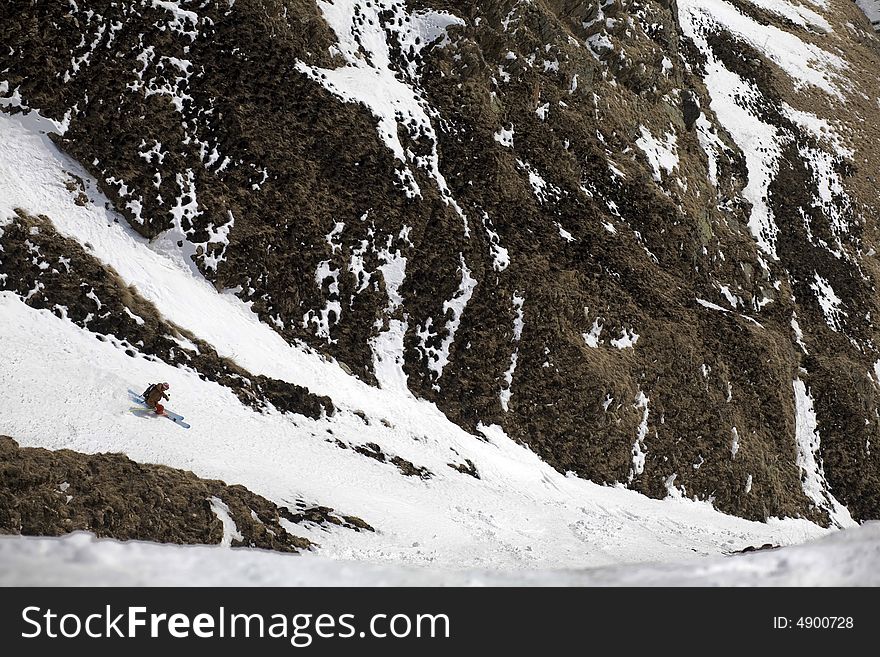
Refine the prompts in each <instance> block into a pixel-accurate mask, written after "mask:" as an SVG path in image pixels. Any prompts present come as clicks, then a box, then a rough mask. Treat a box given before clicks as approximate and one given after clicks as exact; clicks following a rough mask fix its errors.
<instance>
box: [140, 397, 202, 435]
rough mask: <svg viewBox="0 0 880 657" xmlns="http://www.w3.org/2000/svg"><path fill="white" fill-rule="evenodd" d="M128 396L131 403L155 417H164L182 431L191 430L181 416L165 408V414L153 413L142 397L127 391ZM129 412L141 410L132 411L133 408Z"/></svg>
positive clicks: (190, 426)
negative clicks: (182, 429) (181, 428)
mask: <svg viewBox="0 0 880 657" xmlns="http://www.w3.org/2000/svg"><path fill="white" fill-rule="evenodd" d="M128 396H129V397H130V398H131V400H132V401H134V402H136V403H138V404H140V405H141V406H142V407H143V408H144V409H146V410H148V411H150V412H152V413H153V414H154V415H157V416H160V417H166V418H168V419H169V420H171V421H172V422H174V424H176V425H178V426H180V427H183V428H184V429H191V428H192V425H191V424H189V423H188V422H185V421H184V419H183V416H182V415H179V414H177V413H175V412H173V411H169V410H168V409H167V408H166V409H165V412H164V413H156V412H155V411H153V409H151V408H150V407H149V406H147V402H146V400H144V398H143V396H142V395H139V394H137V393H136V392H134V391H133V390H129V391H128ZM131 410H132V412H134V411H135V410H141V409H139V408H138V409H134V408H133V409H131Z"/></svg>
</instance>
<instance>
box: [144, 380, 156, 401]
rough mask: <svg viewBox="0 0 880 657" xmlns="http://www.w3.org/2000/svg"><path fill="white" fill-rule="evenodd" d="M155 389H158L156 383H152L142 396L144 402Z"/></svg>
mask: <svg viewBox="0 0 880 657" xmlns="http://www.w3.org/2000/svg"><path fill="white" fill-rule="evenodd" d="M155 387H156V384H155V383H151V384H150V385H148V386H147V389H146V390H144V394H143V395H141V397H143V398H144V401H147V399H148V398H149V397H150V393H152V392H153V388H155Z"/></svg>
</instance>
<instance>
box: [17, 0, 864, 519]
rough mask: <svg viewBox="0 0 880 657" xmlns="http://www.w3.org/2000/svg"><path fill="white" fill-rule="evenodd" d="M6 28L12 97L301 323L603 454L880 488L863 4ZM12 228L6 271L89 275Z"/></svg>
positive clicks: (149, 227)
mask: <svg viewBox="0 0 880 657" xmlns="http://www.w3.org/2000/svg"><path fill="white" fill-rule="evenodd" d="M0 42H2V43H3V44H4V45H5V47H4V48H2V49H0V92H2V94H3V95H4V96H5V98H0V104H2V109H4V110H5V111H7V112H28V111H29V110H38V111H39V113H40V115H41V116H43V117H46V118H48V119H51V120H52V121H53V131H54V133H55V134H54V136H53V139H54V140H55V142H56V143H57V144H58V146H59V147H60V148H62V149H63V150H64V151H66V152H67V153H68V154H70V155H71V156H72V157H73V158H75V159H77V160H78V161H79V162H80V163H81V164H82V165H83V166H84V167H85V168H86V169H87V171H88V172H89V173H90V174H91V175H93V176H94V177H95V178H96V179H97V180H98V182H99V184H100V185H101V189H102V191H103V192H104V193H105V194H106V195H107V197H108V198H110V199H111V200H112V201H113V203H114V204H115V208H116V210H118V211H119V212H120V213H122V214H123V215H124V216H125V218H126V219H127V220H128V222H129V223H130V224H131V226H132V227H133V228H134V229H135V230H136V231H137V232H138V233H140V234H141V235H143V236H145V237H148V238H151V239H152V240H153V246H154V248H155V249H157V250H160V251H164V252H166V253H171V252H176V251H179V252H180V253H182V254H183V256H184V257H186V258H187V259H188V260H189V261H190V262H191V263H192V266H193V267H194V268H195V269H197V271H198V272H199V273H200V274H201V275H203V276H205V277H206V278H207V279H209V280H210V281H211V282H212V283H213V284H214V285H215V286H216V287H217V288H218V289H219V290H232V291H233V292H234V293H235V294H236V295H237V296H238V297H239V298H240V299H241V300H243V301H244V302H246V303H248V304H250V305H251V308H252V309H253V310H254V311H255V312H257V313H258V314H259V316H260V317H261V318H262V319H263V321H265V322H266V323H267V324H269V325H271V326H273V327H274V328H275V329H276V330H277V332H278V333H280V334H281V335H282V336H283V337H284V338H285V339H287V340H288V341H291V342H301V343H303V344H305V345H308V346H309V347H310V348H311V349H314V350H317V351H319V352H321V353H324V354H327V355H328V356H330V357H332V358H335V359H337V360H338V361H340V362H341V363H344V364H345V366H346V368H348V369H349V370H350V371H352V372H353V373H355V374H356V375H357V376H358V377H360V378H362V379H363V380H365V381H367V382H369V383H372V384H374V385H377V386H381V387H384V388H399V389H404V390H405V389H408V390H410V391H412V393H413V394H415V395H417V396H420V397H423V398H426V399H428V400H431V401H434V402H436V404H437V405H438V406H439V408H441V409H442V411H443V412H444V413H445V414H446V415H447V416H448V417H449V418H451V419H452V420H453V421H454V422H456V423H457V424H459V425H460V426H462V427H463V428H465V429H466V430H468V431H472V432H474V433H475V434H476V433H477V432H478V430H479V429H481V428H484V427H488V426H490V425H493V424H494V425H500V426H501V427H502V428H503V430H504V431H505V432H506V433H507V434H508V435H509V436H511V437H513V438H515V439H517V440H519V441H522V442H524V443H526V444H528V445H529V446H531V447H532V448H533V449H534V450H535V451H536V452H537V453H538V454H539V455H540V456H541V457H542V458H544V459H545V460H546V461H547V462H549V463H550V464H551V465H553V466H554V467H555V468H557V469H559V470H560V471H563V472H565V471H573V472H575V473H577V474H578V475H581V476H583V477H587V478H590V479H592V480H594V481H597V482H600V483H620V484H622V485H624V486H627V487H630V488H633V489H635V490H638V491H641V492H643V493H646V494H647V495H650V496H653V497H665V496H666V495H668V494H670V493H674V494H679V493H681V494H684V495H686V496H688V497H694V496H696V497H698V498H700V499H710V500H712V501H713V503H714V504H715V506H716V507H717V508H719V509H721V510H724V511H727V512H730V513H734V514H737V515H741V516H744V517H747V518H752V519H765V518H768V517H771V516H804V517H808V518H811V519H813V520H816V521H818V522H821V523H830V522H832V521H833V520H835V519H839V518H843V517H845V516H846V515H847V514H848V513H850V512H851V513H852V516H853V517H854V518H856V519H864V518H872V517H878V515H880V462H878V452H877V449H876V447H875V444H876V443H877V440H876V438H877V436H878V433H880V412H878V402H880V397H878V396H880V353H878V344H877V337H878V336H877V330H878V329H877V324H876V322H875V320H874V317H875V315H876V314H877V312H878V310H880V309H878V308H877V305H878V298H877V293H876V289H875V278H876V277H877V275H878V273H880V271H878V263H877V260H876V248H877V247H878V238H880V235H878V222H877V217H878V215H877V207H876V181H875V178H874V176H875V175H876V174H875V172H876V171H878V168H880V152H878V148H877V144H878V143H880V142H878V140H877V137H878V136H880V110H878V98H880V79H878V74H877V71H878V70H880V40H878V37H877V36H876V35H875V34H874V32H873V31H872V29H871V24H870V21H869V20H868V19H867V18H866V15H865V14H864V13H862V11H860V9H859V7H858V6H857V5H856V4H854V3H853V2H850V1H849V0H773V1H772V2H758V1H757V0H754V1H753V0H727V1H721V0H718V1H712V2H709V1H708V0H678V1H677V2H676V0H592V1H586V2H573V1H569V0H536V1H534V2H530V1H527V0H510V1H492V2H482V3H457V2H443V1H440V0H432V1H424V2H423V1H421V0H417V1H410V2H402V1H394V0H369V1H368V0H349V1H342V0H333V1H328V2H325V1H318V2H317V3H315V2H312V1H311V0H217V1H215V2H211V1H207V2H205V1H201V0H200V1H195V0H192V1H187V0H180V1H174V2H171V1H165V0H140V1H136V2H129V3H117V2H111V1H110V0H106V1H105V0H94V1H90V2H88V3H84V2H81V3H75V2H70V3H68V4H63V3H55V2H40V1H34V0H11V1H9V2H6V3H4V6H3V7H2V9H0ZM70 190H71V194H72V195H73V196H74V197H76V196H77V195H78V194H80V193H81V192H82V190H81V189H80V188H79V187H78V183H77V181H76V180H75V179H74V178H71V184H70ZM83 202H87V200H83ZM0 219H6V220H7V221H10V222H11V221H12V219H14V218H11V217H10V218H0ZM41 221H43V220H42V219H41ZM44 221H47V222H51V221H52V217H48V218H45V219H44ZM15 222H16V223H15V224H14V225H13V226H14V227H15V229H16V230H19V231H29V230H30V229H31V228H34V227H36V228H39V226H38V225H37V220H36V219H35V218H33V217H28V216H26V215H22V216H20V217H18V218H17V219H15ZM2 230H5V231H7V232H9V231H10V230H12V229H11V228H9V227H7V228H6V229H2ZM46 230H49V229H48V228H46ZM10 234H11V233H10ZM21 236H24V232H22V233H21ZM5 239H6V242H4V247H3V248H4V251H3V252H0V262H2V264H0V271H2V272H4V275H0V289H10V290H14V291H16V292H17V293H19V294H20V295H21V296H22V298H27V299H28V302H29V303H31V304H32V305H33V304H40V305H38V307H42V308H52V307H54V305H55V304H58V303H61V301H57V300H53V299H52V298H50V296H51V295H52V294H55V292H53V291H52V290H57V289H62V288H61V287H59V286H58V285H56V286H55V287H54V288H53V287H52V286H51V285H47V284H46V283H43V285H44V287H43V289H40V287H39V284H40V277H41V274H40V272H39V271H36V272H32V273H31V274H30V275H29V276H30V277H28V276H25V275H24V274H23V273H22V272H23V271H24V270H25V269H26V268H28V267H31V265H36V266H37V268H38V269H39V263H36V262H34V263H31V264H28V258H27V257H26V255H27V254H24V255H23V256H22V257H17V258H14V257H12V256H11V255H10V254H11V253H12V251H11V249H10V248H9V246H8V245H7V243H8V239H9V238H8V236H7V237H6V238H5ZM34 244H36V242H34ZM45 248H48V247H45ZM19 255H21V254H19ZM32 268H33V267H31V269H32ZM56 273H57V272H56ZM104 275H106V272H104V273H102V276H104ZM84 278H86V280H84V281H83V282H84V283H89V282H90V281H89V280H87V277H84ZM25 280H26V281H27V285H24V283H23V282H22V281H25ZM13 283H14V284H13ZM32 285H33V287H32ZM31 289H33V290H36V293H34V294H30V292H29V291H30V290H31ZM68 289H69V285H68ZM79 303H80V304H81V305H82V308H81V309H80V310H81V312H79V313H78V315H77V317H81V318H85V317H86V316H87V313H88V311H89V309H88V307H87V306H86V304H88V303H91V302H90V301H88V300H87V299H86V298H81V299H80V300H79ZM62 305H65V307H74V308H75V307H76V305H77V302H76V300H74V299H71V298H70V295H68V296H67V297H65V300H64V303H63V304H62ZM123 305H126V304H123ZM120 307H121V306H120ZM126 307H128V306H127V305H126ZM132 310H134V309H133V308H132ZM156 321H160V320H159V319H157V320H156ZM139 326H140V324H137V323H136V322H135V323H132V322H128V323H125V322H119V323H118V325H117V326H114V327H113V331H114V332H115V336H116V338H117V339H123V340H124V339H127V340H129V341H130V342H131V343H132V344H135V343H137V342H138V341H141V342H143V339H144V336H143V335H139V334H138V333H137V330H138V328H137V327H139ZM87 328H88V327H87ZM90 330H97V331H98V332H106V331H101V330H100V328H93V329H90ZM163 330H164V329H163ZM169 344H170V343H169ZM167 347H168V345H164V346H163V345H159V346H158V347H157V349H156V351H155V355H156V357H158V358H161V359H165V360H169V359H170V360H171V361H173V358H174V356H173V355H170V356H169V355H168V351H167ZM162 349H165V351H162ZM151 353H152V352H151ZM210 367H211V368H213V370H212V371H223V372H225V374H224V375H223V376H221V375H219V374H216V375H214V376H212V377H211V378H213V379H214V380H217V381H218V382H219V383H221V384H222V385H228V386H230V387H233V388H235V387H237V386H238V385H239V384H238V383H237V382H236V380H235V377H230V376H229V375H228V373H229V372H230V371H231V372H233V373H235V371H234V368H233V369H229V368H231V367H232V366H231V365H223V367H227V370H222V367H220V366H218V365H216V363H211V364H210ZM241 376H246V373H243V374H241ZM270 384H271V382H255V383H253V386H252V387H254V388H256V387H259V385H262V386H263V388H264V389H267V387H271V386H270ZM295 392H296V394H297V397H296V399H297V401H296V404H297V406H296V408H295V410H298V409H299V408H303V407H304V406H303V405H304V404H305V405H306V406H305V407H307V408H309V409H312V410H313V412H314V413H316V414H317V413H320V412H328V411H331V410H332V404H331V402H330V401H329V400H326V399H323V398H318V397H317V396H314V395H312V396H309V394H308V393H307V392H305V391H295ZM239 396H240V397H241V396H242V395H241V394H240V395H239ZM246 396H249V398H265V399H268V393H266V392H265V391H263V392H261V391H259V390H257V391H253V392H250V393H247V395H246ZM261 396H262V397H261ZM273 403H274V402H273ZM255 405H258V404H255ZM322 408H323V409H324V410H323V411H322V410H321V409H322ZM475 439H476V438H475ZM410 465H411V464H410ZM844 507H846V508H844ZM847 509H848V510H847Z"/></svg>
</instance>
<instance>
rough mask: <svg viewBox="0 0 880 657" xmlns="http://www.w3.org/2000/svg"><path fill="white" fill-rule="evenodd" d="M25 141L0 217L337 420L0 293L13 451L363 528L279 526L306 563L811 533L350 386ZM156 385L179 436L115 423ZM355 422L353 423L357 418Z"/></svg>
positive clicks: (499, 561)
mask: <svg viewBox="0 0 880 657" xmlns="http://www.w3.org/2000/svg"><path fill="white" fill-rule="evenodd" d="M41 129H42V130H49V129H55V128H54V126H53V125H51V124H50V123H48V122H45V121H43V120H41V119H40V117H39V115H38V114H36V113H35V112H32V113H31V114H29V115H28V116H21V115H16V116H8V115H4V114H0V134H2V135H3V136H4V139H3V140H2V142H0V219H6V218H7V217H9V216H11V213H12V211H13V209H14V208H17V207H20V208H23V209H25V210H27V211H28V212H31V213H33V214H46V215H48V216H49V217H50V218H51V219H52V221H53V222H54V224H55V226H56V227H57V229H58V230H59V232H61V233H62V234H63V235H66V236H68V237H71V238H73V239H75V240H77V241H78V242H80V243H81V244H83V245H86V249H87V250H88V251H89V252H91V253H92V254H93V255H94V256H95V257H96V258H98V259H99V260H101V261H103V262H104V263H106V264H109V265H112V266H113V267H114V268H115V269H116V271H117V272H118V273H119V274H120V276H121V277H122V278H123V279H124V280H125V281H126V282H127V283H130V284H135V285H136V286H137V288H138V290H139V291H140V292H141V294H142V295H143V296H144V297H145V298H147V299H148V300H150V301H151V302H153V303H154V304H155V305H156V306H157V308H158V309H159V311H160V312H161V313H162V314H163V315H164V316H165V317H166V318H167V319H169V320H171V321H173V322H175V323H177V324H178V325H180V326H182V327H183V328H186V329H188V330H190V331H192V332H193V333H195V334H196V335H197V336H199V337H200V338H202V339H204V340H206V341H207V342H209V343H211V344H212V345H213V346H214V347H215V348H216V349H217V350H218V352H219V353H220V354H221V355H224V356H228V357H231V358H233V359H234V360H236V361H237V362H238V363H239V364H240V365H241V366H243V367H244V368H246V369H248V370H250V371H251V372H253V373H255V374H265V375H267V376H272V377H275V378H279V379H282V380H286V381H290V382H293V383H297V384H299V385H303V386H306V387H308V388H310V389H311V390H312V391H313V392H315V393H317V394H326V395H329V396H331V397H332V398H333V400H334V402H335V403H336V404H337V406H338V407H340V409H341V411H340V412H339V413H337V415H336V416H335V417H333V418H330V419H326V418H325V419H321V420H318V421H313V420H310V419H307V418H304V417H302V416H294V415H282V414H280V413H278V412H274V411H273V412H270V413H266V414H259V413H255V412H253V411H251V410H250V409H249V408H247V407H245V406H243V405H242V404H241V403H240V402H239V401H238V399H237V398H236V397H235V396H234V395H233V394H232V392H231V391H230V390H229V389H227V388H224V387H221V386H219V385H217V384H215V383H212V382H206V381H202V380H200V379H199V378H198V377H197V376H196V375H195V374H194V373H192V372H191V371H187V370H184V369H177V368H173V367H170V366H168V365H167V364H164V363H156V362H152V361H150V360H147V359H145V358H142V357H140V356H138V357H136V358H130V357H128V356H126V355H125V353H124V351H123V350H121V349H119V348H117V347H115V346H113V344H111V343H109V342H101V341H99V340H96V339H95V338H94V335H93V334H91V333H88V332H86V331H83V330H82V329H80V328H78V327H76V326H75V325H73V324H72V323H70V322H69V321H67V320H64V319H61V318H58V317H56V316H55V315H53V314H51V313H50V312H48V311H36V310H33V309H31V308H29V307H27V306H25V305H24V304H23V303H22V302H21V300H20V299H19V298H18V297H16V296H15V295H13V294H12V293H9V292H6V293H0V317H2V322H0V345H2V350H3V354H4V361H3V365H2V367H0V386H2V389H4V390H7V391H10V394H9V395H8V398H7V399H5V400H4V408H3V414H2V416H0V432H2V433H5V434H9V435H11V436H13V437H15V438H16V439H17V440H19V442H20V443H21V444H22V445H23V446H41V447H47V448H50V449H60V448H70V449H75V450H78V451H82V452H86V453H95V452H106V451H111V452H117V451H118V452H124V453H126V454H128V455H129V456H130V457H131V458H133V459H135V460H137V461H141V462H150V463H162V464H166V465H169V466H172V467H178V468H185V469H188V470H192V471H193V472H195V473H196V474H198V475H199V476H202V477H207V478H219V479H223V480H225V481H226V482H227V483H230V484H232V483H240V484H243V485H245V486H247V487H248V488H250V489H251V490H253V491H254V492H256V493H258V494H261V495H264V496H266V497H268V498H269V499H271V500H273V501H275V502H276V503H279V504H292V503H293V502H294V501H295V500H296V498H303V499H305V500H307V501H311V502H316V503H321V504H325V505H329V506H332V507H334V508H336V509H338V510H339V511H340V512H344V513H347V514H355V515H358V516H361V517H363V518H364V519H365V520H367V521H368V522H370V523H371V524H373V525H374V526H376V527H377V529H378V530H379V531H378V532H377V533H375V534H374V533H370V532H364V533H356V532H351V531H347V530H346V531H342V530H338V529H336V530H334V531H332V532H328V531H324V530H320V529H308V528H307V527H304V526H303V527H297V528H296V529H297V532H296V533H298V534H300V535H303V536H305V537H307V538H310V539H312V540H314V541H316V542H318V543H319V544H320V545H321V546H322V547H321V548H320V552H321V554H322V555H323V556H326V557H333V558H340V559H355V560H367V561H372V562H388V561H391V562H395V563H403V564H411V565H432V566H436V567H441V568H464V567H469V568H523V567H526V568H535V567H540V568H559V567H587V566H599V565H605V564H616V563H626V562H634V561H656V560H670V559H685V558H690V557H693V556H694V555H695V553H696V554H704V555H705V554H717V553H719V552H724V551H729V550H731V549H738V548H742V547H745V546H747V545H755V544H762V543H767V542H773V543H781V544H789V543H793V542H800V541H803V540H806V539H808V538H810V537H815V536H818V535H822V534H824V533H825V532H826V530H823V529H822V528H820V527H818V526H816V525H814V524H811V523H809V522H807V521H804V520H784V521H783V520H776V519H771V520H770V521H768V522H767V523H756V522H750V521H746V520H743V519H741V518H736V517H732V516H727V515H724V514H721V513H719V512H717V511H715V510H714V509H712V508H711V506H710V505H709V504H707V503H702V502H694V501H690V500H681V499H671V500H653V499H649V498H646V497H644V496H642V495H639V494H637V493H634V492H632V491H628V490H625V489H623V488H616V487H603V486H598V485H596V484H593V483H591V482H588V481H585V480H582V479H579V478H577V477H575V476H573V475H563V474H561V473H559V472H557V471H555V470H554V469H553V468H551V467H550V466H548V465H547V464H545V463H543V462H542V461H540V459H538V457H537V456H536V455H535V454H534V453H533V452H531V451H530V450H528V449H527V448H525V447H524V446H522V445H519V444H517V443H514V442H513V441H512V440H510V439H509V438H508V437H507V436H506V435H505V434H504V433H503V432H502V431H501V429H500V428H499V427H495V426H492V427H482V432H483V434H484V436H485V441H480V440H477V439H476V438H475V437H474V436H471V435H469V434H468V433H466V432H464V431H463V430H462V429H460V428H459V427H457V426H456V425H454V424H452V423H451V422H449V421H448V420H447V419H446V418H445V416H443V414H442V413H440V411H439V410H438V409H437V408H436V406H434V405H433V404H430V403H428V402H426V401H423V400H418V399H415V398H414V397H413V396H412V395H410V394H407V393H404V392H402V391H400V390H397V389H379V388H373V387H370V386H367V385H366V384H364V383H362V382H361V381H359V380H357V379H356V378H355V377H351V376H348V375H346V374H345V373H344V372H343V371H342V369H341V368H339V367H338V366H337V365H336V364H335V363H332V362H327V361H326V360H324V359H323V358H321V357H320V356H319V355H317V354H314V353H308V352H306V351H304V350H302V349H298V348H296V347H293V346H291V345H288V344H287V343H286V342H284V341H283V340H282V339H281V337H280V336H279V335H278V334H276V333H275V332H273V331H272V330H271V329H270V328H269V327H268V326H266V325H265V324H262V323H260V322H259V321H258V319H257V318H256V317H255V315H254V314H253V313H252V312H251V311H250V310H249V308H248V307H247V306H246V305H245V304H244V303H243V302H241V301H240V300H239V299H238V298H237V297H235V296H234V295H233V294H231V293H224V294H220V293H217V292H216V291H215V290H214V288H213V287H212V286H211V285H210V284H209V283H208V282H207V281H205V280H204V279H203V278H201V277H200V276H198V275H196V274H194V272H193V270H192V268H191V267H190V266H189V265H188V264H187V263H186V262H184V261H183V260H182V258H180V256H179V255H175V254H172V253H168V252H161V253H160V252H156V251H154V250H152V249H151V248H150V246H149V244H148V242H147V241H146V240H144V239H142V238H140V237H139V236H137V235H136V234H135V233H134V232H133V231H132V230H131V229H130V228H129V227H128V226H127V225H126V223H125V221H124V220H123V219H121V218H120V220H119V222H118V223H117V222H116V221H114V220H115V219H116V218H117V217H116V216H115V215H113V214H112V213H110V212H109V211H107V210H105V209H104V208H105V203H106V199H105V198H104V197H103V196H101V195H100V194H99V193H98V192H97V191H96V187H95V184H94V181H93V180H92V179H91V177H90V176H88V175H87V173H86V172H85V171H84V170H83V169H82V168H81V167H79V166H78V165H77V164H76V163H75V162H73V161H71V160H70V159H69V158H66V157H65V156H64V155H62V154H61V153H59V152H58V151H57V149H56V148H55V147H54V145H53V144H52V143H51V141H49V140H48V138H47V137H46V136H45V134H44V133H43V132H41ZM68 171H69V172H72V173H75V174H76V175H79V176H80V177H82V178H83V179H84V180H85V181H87V185H88V189H89V194H90V197H91V199H92V203H89V204H87V205H86V206H83V207H80V206H77V205H76V204H75V203H74V202H73V198H72V197H71V195H70V193H69V192H68V191H67V190H66V189H65V188H64V184H63V183H64V181H65V180H66V178H67V174H66V172H68ZM156 380H167V381H169V382H170V383H171V391H172V393H173V400H174V402H173V403H174V409H175V410H177V411H179V412H181V413H182V414H184V415H185V416H186V418H187V420H188V421H190V422H191V423H192V426H193V428H192V429H190V430H189V431H184V430H182V429H181V428H180V427H178V426H176V425H175V424H173V423H171V422H160V421H158V420H157V421H153V420H151V419H145V418H139V417H136V416H134V415H132V414H131V413H130V412H129V410H128V409H129V406H130V402H129V400H128V397H127V393H126V391H127V389H128V388H130V387H135V388H136V389H139V388H137V386H141V387H142V386H143V385H145V384H146V383H147V382H150V381H156ZM72 390H75V391H76V392H75V394H74V393H72V392H71V391H72ZM47 399H49V400H52V404H51V405H50V406H47V404H46V400H47ZM84 400H85V401H84ZM354 410H363V411H364V412H366V413H367V414H368V416H369V417H370V424H369V425H365V424H364V423H363V421H362V420H361V419H360V418H358V417H357V416H356V415H354V413H353V412H352V411H354ZM383 419H384V420H386V421H387V423H388V424H389V425H390V426H388V427H386V426H384V424H383V423H382V422H380V420H383ZM328 429H329V430H332V431H333V433H334V435H340V436H342V437H344V438H347V439H349V440H356V441H363V442H375V443H377V444H379V445H380V446H381V447H382V449H383V450H385V451H386V452H388V453H389V454H395V455H400V456H402V457H404V458H406V459H409V460H411V461H413V462H414V463H415V464H416V465H419V466H425V467H427V468H429V469H430V470H431V471H432V472H433V473H434V474H435V476H434V478H432V479H430V480H428V481H423V480H420V479H418V478H408V477H404V476H402V475H400V474H399V473H398V472H397V471H396V470H395V469H394V468H392V467H391V466H389V465H386V464H381V463H379V462H377V461H375V460H372V459H368V458H365V457H363V456H361V455H359V454H357V453H355V452H354V451H353V450H341V449H339V448H337V447H335V446H334V444H333V439H332V437H331V435H330V434H329V433H328ZM465 458H469V459H471V460H472V461H473V462H474V463H475V465H476V467H477V469H478V470H479V473H480V476H481V479H480V480H477V479H474V478H472V477H469V476H466V475H463V474H461V473H459V472H456V471H454V470H452V469H451V468H449V467H448V466H447V464H448V463H461V462H462V460H463V459H465ZM230 531H231V529H230Z"/></svg>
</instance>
